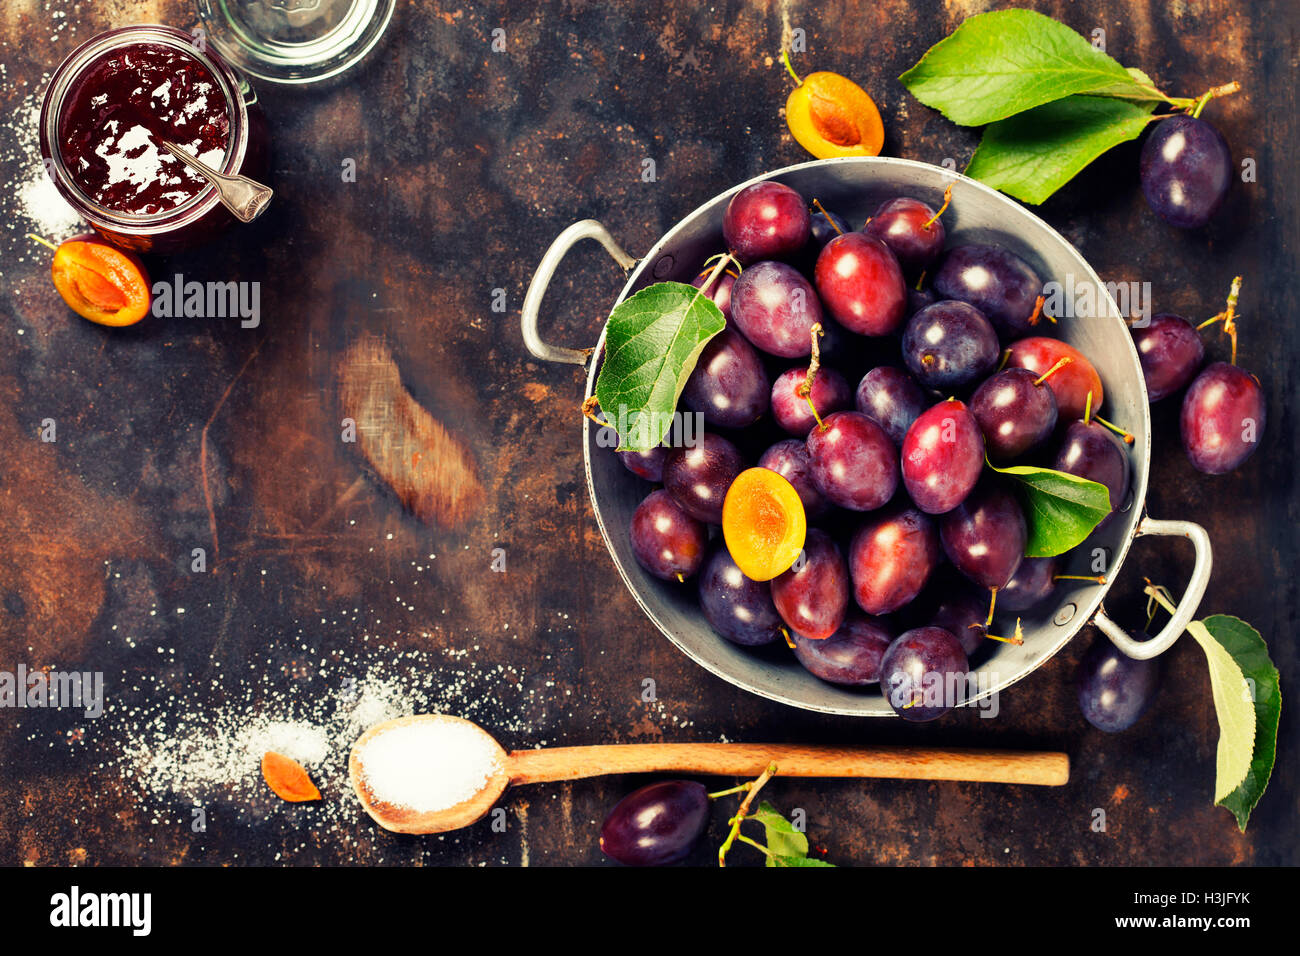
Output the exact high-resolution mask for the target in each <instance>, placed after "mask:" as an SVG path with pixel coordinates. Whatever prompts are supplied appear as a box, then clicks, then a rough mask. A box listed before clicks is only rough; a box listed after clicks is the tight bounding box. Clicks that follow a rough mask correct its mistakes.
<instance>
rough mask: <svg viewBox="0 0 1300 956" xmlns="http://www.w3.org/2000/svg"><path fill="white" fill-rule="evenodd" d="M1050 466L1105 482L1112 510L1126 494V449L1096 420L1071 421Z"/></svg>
mask: <svg viewBox="0 0 1300 956" xmlns="http://www.w3.org/2000/svg"><path fill="white" fill-rule="evenodd" d="M1052 467H1053V468H1055V469H1056V470H1057V471H1064V472H1068V473H1069V474H1071V475H1078V476H1079V477H1080V478H1087V479H1088V480H1089V481H1097V482H1100V483H1101V484H1103V485H1105V486H1106V490H1107V491H1108V492H1109V493H1110V510H1111V511H1112V512H1114V511H1115V509H1116V508H1118V507H1120V506H1121V505H1122V504H1123V503H1124V497H1125V495H1127V494H1128V484H1129V461H1128V449H1127V448H1126V446H1125V445H1124V443H1123V442H1122V441H1120V440H1119V438H1118V437H1117V436H1116V435H1115V433H1114V432H1112V431H1111V430H1110V429H1108V428H1107V427H1106V426H1104V425H1102V424H1100V423H1098V422H1095V421H1088V422H1085V421H1077V422H1072V423H1071V424H1070V427H1069V428H1067V429H1066V430H1065V439H1064V440H1063V441H1062V442H1061V448H1060V450H1059V451H1058V452H1057V453H1056V461H1055V463H1054V464H1053V465H1052Z"/></svg>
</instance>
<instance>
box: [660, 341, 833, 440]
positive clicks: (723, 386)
mask: <svg viewBox="0 0 1300 956" xmlns="http://www.w3.org/2000/svg"><path fill="white" fill-rule="evenodd" d="M847 387H848V386H847V384H846V385H845V388H847ZM771 391H772V386H771V383H770V382H769V381H768V378H767V370H766V369H764V368H763V360H762V358H760V357H759V354H758V351H757V349H755V348H754V346H752V345H750V344H749V340H748V339H746V338H745V337H744V336H743V335H741V334H740V333H739V332H737V331H735V330H733V329H723V330H722V331H721V332H719V333H718V334H717V335H715V336H714V337H713V338H712V339H710V340H709V342H708V344H707V345H705V346H704V351H703V352H701V353H700V358H699V361H698V362H696V364H695V369H694V370H693V371H692V372H691V374H690V377H689V378H687V380H686V385H685V387H684V388H683V389H682V396H681V397H682V401H684V402H685V403H686V407H687V408H689V409H690V410H691V411H693V412H699V413H700V414H701V415H703V416H704V420H705V421H706V422H708V423H709V424H710V425H716V426H718V427H719V428H745V427H746V426H748V425H752V424H754V422H756V421H758V420H759V419H760V418H762V417H763V415H764V414H765V413H766V412H767V409H768V405H769V401H770V399H769V396H770V395H771Z"/></svg>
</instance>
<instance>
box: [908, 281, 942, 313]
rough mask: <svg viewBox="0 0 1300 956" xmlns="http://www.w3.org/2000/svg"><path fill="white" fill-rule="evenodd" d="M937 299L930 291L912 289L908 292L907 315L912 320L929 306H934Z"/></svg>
mask: <svg viewBox="0 0 1300 956" xmlns="http://www.w3.org/2000/svg"><path fill="white" fill-rule="evenodd" d="M935 302H936V299H935V297H934V293H933V292H931V291H930V290H929V289H912V288H909V289H908V290H907V314H908V317H909V318H910V317H911V316H913V315H916V313H918V312H920V311H921V310H922V309H924V308H925V307H926V306H927V305H934V303H935Z"/></svg>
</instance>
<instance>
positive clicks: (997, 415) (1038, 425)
mask: <svg viewBox="0 0 1300 956" xmlns="http://www.w3.org/2000/svg"><path fill="white" fill-rule="evenodd" d="M1038 378H1039V376H1038V375H1036V374H1034V373H1033V372H1031V371H1029V369H1025V368H1004V369H1003V370H1002V371H1000V372H998V373H997V374H996V375H994V376H992V377H991V378H988V379H986V380H985V381H984V384H982V385H981V386H980V387H979V388H977V389H976V390H975V394H974V395H972V396H971V399H970V410H971V414H972V415H974V416H975V420H976V421H977V422H979V426H980V431H981V432H982V433H983V434H984V448H985V449H986V450H987V452H988V456H989V460H990V461H994V462H998V463H1001V462H1006V461H1011V460H1012V459H1013V458H1019V457H1020V456H1021V455H1023V454H1024V453H1025V452H1027V451H1029V450H1030V449H1031V448H1034V447H1035V446H1037V445H1039V444H1041V443H1042V442H1043V441H1044V440H1046V439H1047V437H1048V436H1049V435H1051V434H1052V430H1053V429H1054V428H1056V418H1057V413H1056V394H1055V393H1054V392H1053V391H1052V390H1051V389H1050V388H1048V387H1047V383H1046V382H1042V383H1039V384H1035V383H1036V382H1038Z"/></svg>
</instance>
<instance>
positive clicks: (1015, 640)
mask: <svg viewBox="0 0 1300 956" xmlns="http://www.w3.org/2000/svg"><path fill="white" fill-rule="evenodd" d="M974 626H975V625H973V624H972V625H971V627H974ZM984 636H985V637H987V638H988V639H989V640H990V641H1001V642H1002V643H1003V644H1015V645H1016V646H1020V645H1021V644H1024V643H1025V631H1024V629H1023V628H1022V627H1021V626H1020V618H1016V629H1015V631H1013V632H1012V635H1011V637H998V635H996V634H990V633H989V632H988V631H985V632H984Z"/></svg>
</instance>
